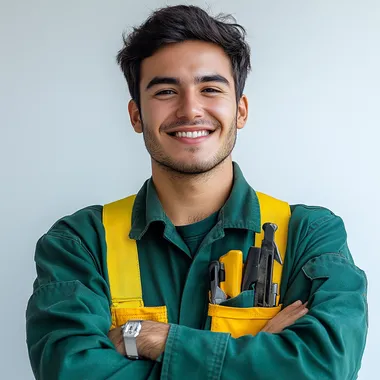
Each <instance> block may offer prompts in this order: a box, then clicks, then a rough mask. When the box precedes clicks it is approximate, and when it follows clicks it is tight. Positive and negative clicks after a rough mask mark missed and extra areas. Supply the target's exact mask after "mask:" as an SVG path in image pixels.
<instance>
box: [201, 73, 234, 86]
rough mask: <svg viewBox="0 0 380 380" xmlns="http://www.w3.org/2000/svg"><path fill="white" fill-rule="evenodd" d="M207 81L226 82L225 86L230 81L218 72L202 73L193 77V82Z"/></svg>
mask: <svg viewBox="0 0 380 380" xmlns="http://www.w3.org/2000/svg"><path fill="white" fill-rule="evenodd" d="M207 82H219V83H223V84H226V85H227V86H229V85H230V82H229V81H228V80H227V78H225V77H223V76H221V75H219V74H214V75H204V76H201V77H196V78H195V84H199V83H207Z"/></svg>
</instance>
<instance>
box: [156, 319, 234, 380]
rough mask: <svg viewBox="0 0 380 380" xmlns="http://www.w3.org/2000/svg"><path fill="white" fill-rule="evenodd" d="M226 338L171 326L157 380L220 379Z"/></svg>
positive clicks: (227, 335) (217, 334)
mask: <svg viewBox="0 0 380 380" xmlns="http://www.w3.org/2000/svg"><path fill="white" fill-rule="evenodd" d="M229 337H230V335H229V334H225V333H215V332H211V331H203V330H196V329H191V328H189V327H185V326H180V325H174V324H173V325H171V327H170V330H169V334H168V338H167V341H166V348H165V355H164V360H163V366H162V371H161V379H165V380H166V379H181V380H186V379H198V378H199V379H209V380H217V379H220V376H221V372H222V367H223V362H224V356H225V354H226V350H227V344H228V340H229Z"/></svg>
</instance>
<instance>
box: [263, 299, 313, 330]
mask: <svg viewBox="0 0 380 380" xmlns="http://www.w3.org/2000/svg"><path fill="white" fill-rule="evenodd" d="M306 305H307V302H306V303H305V304H302V302H301V301H296V302H294V303H292V304H291V305H289V306H287V307H286V308H285V309H283V310H281V311H280V312H279V313H278V314H277V315H276V316H275V317H273V318H272V319H271V320H270V321H269V322H268V323H267V324H266V325H265V326H264V328H263V329H262V330H261V331H263V332H269V333H272V334H275V333H279V332H281V331H282V330H283V329H284V328H285V327H289V326H290V325H292V324H293V323H295V322H296V321H297V320H298V319H300V318H301V317H303V316H304V315H305V314H306V313H307V312H308V311H309V309H307V308H306Z"/></svg>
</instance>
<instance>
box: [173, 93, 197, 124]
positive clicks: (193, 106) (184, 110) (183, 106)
mask: <svg viewBox="0 0 380 380" xmlns="http://www.w3.org/2000/svg"><path fill="white" fill-rule="evenodd" d="M179 100H180V101H179V104H178V108H177V112H176V116H177V118H178V119H182V118H183V119H188V120H193V119H196V118H199V117H202V116H203V110H202V106H201V103H200V101H199V99H198V98H197V95H196V94H195V93H194V92H193V91H187V92H186V93H183V94H181V97H180V99H179Z"/></svg>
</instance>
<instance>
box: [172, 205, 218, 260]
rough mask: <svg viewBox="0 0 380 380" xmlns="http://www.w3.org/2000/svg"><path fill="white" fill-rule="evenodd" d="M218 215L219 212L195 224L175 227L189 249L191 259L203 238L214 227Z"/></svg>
mask: <svg viewBox="0 0 380 380" xmlns="http://www.w3.org/2000/svg"><path fill="white" fill-rule="evenodd" d="M218 213H219V212H215V213H214V214H211V215H210V216H209V217H207V218H205V219H203V220H201V221H199V222H197V223H193V224H189V225H186V226H177V227H176V229H177V232H178V233H179V235H180V236H181V237H182V239H183V241H184V242H185V244H186V245H187V247H188V248H189V251H190V255H191V256H192V257H194V256H195V255H196V253H197V251H198V248H199V246H200V245H201V243H202V241H203V239H204V237H205V236H206V235H207V234H208V233H209V232H210V230H211V229H212V227H214V226H215V224H216V222H217V221H218Z"/></svg>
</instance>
